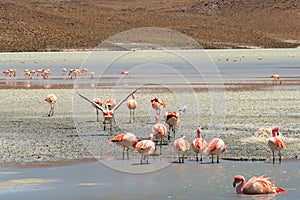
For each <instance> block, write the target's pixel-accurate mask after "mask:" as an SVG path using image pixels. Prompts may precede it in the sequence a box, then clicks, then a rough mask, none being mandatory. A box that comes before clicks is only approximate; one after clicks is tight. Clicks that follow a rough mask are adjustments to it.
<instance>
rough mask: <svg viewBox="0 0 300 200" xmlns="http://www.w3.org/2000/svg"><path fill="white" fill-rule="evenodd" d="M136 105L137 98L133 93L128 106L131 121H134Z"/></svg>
mask: <svg viewBox="0 0 300 200" xmlns="http://www.w3.org/2000/svg"><path fill="white" fill-rule="evenodd" d="M136 106H137V101H136V99H135V95H134V94H132V95H131V99H129V100H128V101H127V107H128V109H129V123H131V122H134V111H135V109H136ZM131 119H132V121H131Z"/></svg>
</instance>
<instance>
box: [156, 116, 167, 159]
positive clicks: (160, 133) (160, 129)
mask: <svg viewBox="0 0 300 200" xmlns="http://www.w3.org/2000/svg"><path fill="white" fill-rule="evenodd" d="M155 119H156V120H155V124H154V125H153V126H152V134H153V135H154V136H155V138H156V142H158V140H160V154H161V146H162V141H163V137H166V135H167V128H166V126H165V125H163V124H161V123H159V116H156V118H155Z"/></svg>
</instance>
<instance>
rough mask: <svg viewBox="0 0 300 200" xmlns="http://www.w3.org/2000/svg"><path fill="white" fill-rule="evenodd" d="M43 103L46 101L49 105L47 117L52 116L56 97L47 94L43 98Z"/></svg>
mask: <svg viewBox="0 0 300 200" xmlns="http://www.w3.org/2000/svg"><path fill="white" fill-rule="evenodd" d="M45 101H47V102H48V103H49V104H50V111H49V114H48V117H50V116H53V114H54V104H55V103H56V101H57V97H56V96H55V95H54V94H49V95H47V96H46V97H45Z"/></svg>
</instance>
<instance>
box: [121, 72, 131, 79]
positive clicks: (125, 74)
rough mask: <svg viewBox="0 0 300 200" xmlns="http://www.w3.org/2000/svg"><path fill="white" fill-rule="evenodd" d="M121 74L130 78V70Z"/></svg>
mask: <svg viewBox="0 0 300 200" xmlns="http://www.w3.org/2000/svg"><path fill="white" fill-rule="evenodd" d="M121 74H122V75H123V76H124V77H128V78H130V76H129V72H128V71H122V72H121Z"/></svg>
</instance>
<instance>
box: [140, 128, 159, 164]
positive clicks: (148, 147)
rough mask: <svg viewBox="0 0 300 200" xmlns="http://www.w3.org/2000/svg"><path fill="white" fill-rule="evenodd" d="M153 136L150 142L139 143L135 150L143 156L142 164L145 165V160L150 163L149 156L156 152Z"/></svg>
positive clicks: (151, 135)
mask: <svg viewBox="0 0 300 200" xmlns="http://www.w3.org/2000/svg"><path fill="white" fill-rule="evenodd" d="M152 139H153V134H150V137H149V140H142V141H139V142H138V143H137V144H136V146H135V149H136V150H137V151H138V152H139V153H140V154H141V164H143V160H144V161H145V160H146V162H147V164H148V163H149V156H150V155H152V154H153V153H154V152H155V144H154V142H153V141H152Z"/></svg>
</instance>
